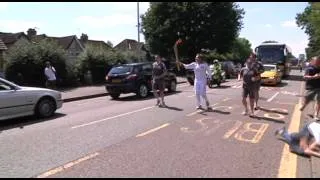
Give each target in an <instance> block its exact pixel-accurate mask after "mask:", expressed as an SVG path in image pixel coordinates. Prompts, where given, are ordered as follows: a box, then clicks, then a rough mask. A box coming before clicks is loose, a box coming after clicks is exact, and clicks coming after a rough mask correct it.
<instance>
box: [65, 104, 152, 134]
mask: <svg viewBox="0 0 320 180" xmlns="http://www.w3.org/2000/svg"><path fill="white" fill-rule="evenodd" d="M154 107H155V106H149V107H145V108H142V109H138V110H135V111H131V112H127V113H123V114H119V115H116V116H112V117H108V118H105V119H101V120H97V121H92V122H89V123H85V124H81V125H77V126H73V127H71V129H76V128H80V127H84V126H89V125H92V124H96V123H99V122H103V121H107V120H110V119H114V118H118V117H122V116H126V115H129V114H133V113H136V112H140V111H144V110H148V109H151V108H154Z"/></svg>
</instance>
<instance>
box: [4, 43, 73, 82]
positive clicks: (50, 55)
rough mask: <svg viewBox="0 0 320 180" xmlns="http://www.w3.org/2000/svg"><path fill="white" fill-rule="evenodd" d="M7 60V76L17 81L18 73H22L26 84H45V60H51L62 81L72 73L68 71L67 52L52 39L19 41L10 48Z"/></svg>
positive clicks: (66, 79) (65, 80)
mask: <svg viewBox="0 0 320 180" xmlns="http://www.w3.org/2000/svg"><path fill="white" fill-rule="evenodd" d="M5 60H6V70H5V71H6V77H7V78H8V79H9V80H12V81H14V82H15V81H17V76H18V74H19V73H20V74H22V77H23V80H24V84H27V85H34V86H43V85H44V82H45V80H46V77H45V75H44V68H45V62H46V61H50V62H51V64H52V65H53V66H54V67H55V69H56V71H57V78H58V79H59V80H60V83H62V84H63V83H64V82H67V81H68V80H69V79H68V77H72V75H71V74H70V73H69V74H68V72H67V68H66V63H65V61H66V53H65V51H64V50H63V49H62V48H60V47H59V45H58V44H57V43H56V42H55V41H52V40H47V39H45V40H42V41H40V42H39V43H29V44H28V45H26V44H25V43H19V42H18V43H17V44H15V45H14V46H13V47H12V48H10V49H9V51H8V53H7V55H6V56H5Z"/></svg>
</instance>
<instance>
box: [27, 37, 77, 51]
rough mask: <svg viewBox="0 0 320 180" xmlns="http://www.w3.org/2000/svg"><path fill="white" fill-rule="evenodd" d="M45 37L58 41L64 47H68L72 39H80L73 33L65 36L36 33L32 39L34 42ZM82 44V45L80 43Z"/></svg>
mask: <svg viewBox="0 0 320 180" xmlns="http://www.w3.org/2000/svg"><path fill="white" fill-rule="evenodd" d="M45 38H48V39H52V40H55V41H57V43H58V44H59V45H60V46H61V47H62V48H63V49H68V48H69V46H70V45H71V43H72V41H73V40H74V39H75V40H78V38H77V36H76V35H71V36H64V37H51V36H47V35H46V34H40V35H36V36H34V37H33V38H32V41H34V42H39V41H41V40H43V39H45ZM80 45H82V44H81V43H80Z"/></svg>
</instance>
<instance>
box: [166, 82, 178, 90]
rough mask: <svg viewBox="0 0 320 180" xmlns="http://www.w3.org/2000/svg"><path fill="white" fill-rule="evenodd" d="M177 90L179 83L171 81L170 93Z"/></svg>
mask: <svg viewBox="0 0 320 180" xmlns="http://www.w3.org/2000/svg"><path fill="white" fill-rule="evenodd" d="M176 90H177V83H176V81H174V80H173V81H171V82H170V86H169V87H168V91H169V92H175V91H176Z"/></svg>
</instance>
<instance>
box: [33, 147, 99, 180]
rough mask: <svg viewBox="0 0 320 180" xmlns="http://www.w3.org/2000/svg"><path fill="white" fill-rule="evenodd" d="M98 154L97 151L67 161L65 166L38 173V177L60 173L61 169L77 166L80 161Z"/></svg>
mask: <svg viewBox="0 0 320 180" xmlns="http://www.w3.org/2000/svg"><path fill="white" fill-rule="evenodd" d="M98 155H99V153H97V152H96V153H93V154H90V155H88V156H85V157H82V158H80V159H77V160H75V161H72V162H69V163H67V164H65V165H63V166H59V167H57V168H54V169H51V170H49V171H47V172H45V173H42V174H40V175H38V176H37V178H46V177H49V176H52V175H54V174H57V173H59V172H61V171H64V170H66V169H68V168H70V167H72V166H75V165H76V164H79V163H81V162H83V161H87V160H89V159H91V158H94V157H96V156H98Z"/></svg>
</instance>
